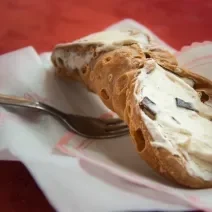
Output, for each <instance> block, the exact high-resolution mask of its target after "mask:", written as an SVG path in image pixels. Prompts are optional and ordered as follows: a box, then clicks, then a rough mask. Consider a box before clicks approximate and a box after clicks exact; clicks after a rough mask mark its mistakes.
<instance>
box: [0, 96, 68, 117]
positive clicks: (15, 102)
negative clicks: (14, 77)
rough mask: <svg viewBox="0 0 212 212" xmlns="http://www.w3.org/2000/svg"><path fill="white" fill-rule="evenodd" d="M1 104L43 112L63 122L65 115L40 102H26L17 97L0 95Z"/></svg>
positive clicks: (26, 100)
mask: <svg viewBox="0 0 212 212" xmlns="http://www.w3.org/2000/svg"><path fill="white" fill-rule="evenodd" d="M1 104H2V105H7V106H18V107H26V108H33V109H37V110H41V111H43V112H46V113H49V114H51V115H53V116H55V117H56V118H59V119H62V120H63V121H64V118H65V116H66V114H65V113H63V112H62V111H59V110H58V109H56V108H53V107H52V106H50V105H47V104H45V103H42V102H36V101H32V100H28V99H25V98H21V97H17V96H9V95H4V94H0V105H1Z"/></svg>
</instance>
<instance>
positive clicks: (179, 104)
mask: <svg viewBox="0 0 212 212" xmlns="http://www.w3.org/2000/svg"><path fill="white" fill-rule="evenodd" d="M175 100H176V105H177V107H180V108H184V109H187V110H192V111H195V112H198V110H196V109H195V108H194V106H193V105H192V104H191V103H190V102H185V101H184V100H182V99H179V98H175Z"/></svg>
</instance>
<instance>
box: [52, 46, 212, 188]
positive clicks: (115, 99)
mask: <svg viewBox="0 0 212 212" xmlns="http://www.w3.org/2000/svg"><path fill="white" fill-rule="evenodd" d="M53 55H54V54H53ZM148 58H153V59H154V60H155V61H156V62H157V63H158V64H159V65H160V66H162V67H164V68H165V69H167V70H169V71H171V72H172V73H175V74H177V75H179V76H180V77H186V78H189V79H192V80H193V81H194V82H195V88H198V89H200V88H212V83H211V81H209V80H207V79H205V78H204V77H201V76H199V75H197V74H194V73H192V72H190V71H188V70H184V69H182V68H180V67H179V66H178V63H177V61H176V59H175V57H174V56H173V55H171V54H170V53H169V52H167V51H165V50H162V49H158V48H149V49H146V50H145V51H144V52H143V51H142V50H141V48H140V47H139V45H137V44H133V45H127V46H122V47H120V48H118V49H115V50H113V51H109V52H103V53H101V54H99V55H96V56H95V57H94V58H93V59H92V60H91V61H90V63H89V64H86V65H85V66H83V68H82V70H78V71H79V76H80V80H81V81H83V82H84V84H85V85H86V86H87V87H88V88H89V89H90V90H91V91H93V92H94V93H96V94H97V95H98V96H99V97H100V98H101V100H102V101H103V102H104V104H105V105H106V106H107V107H108V108H109V109H111V110H112V111H114V112H116V113H117V114H118V115H119V116H120V117H121V118H122V119H123V120H124V121H125V122H126V123H127V124H128V125H129V130H130V135H131V137H132V141H133V143H134V145H135V146H136V148H137V151H138V154H139V155H140V156H141V158H142V159H144V160H145V161H146V162H147V163H148V164H149V165H150V166H151V167H152V168H153V169H154V170H155V171H157V172H158V173H160V174H161V175H162V176H164V177H166V178H167V179H169V180H172V181H174V182H177V183H179V184H181V185H184V186H187V187H190V188H207V187H212V181H205V180H203V179H200V178H198V177H194V176H191V175H190V174H189V173H188V171H187V168H186V166H185V159H184V158H183V157H179V156H174V155H173V154H172V153H170V152H169V151H167V150H165V149H163V148H155V147H153V146H152V145H151V142H152V140H153V139H152V137H151V135H150V133H149V131H148V130H147V128H146V126H145V124H144V121H143V120H142V118H141V115H140V113H139V107H138V103H137V101H136V100H135V97H134V92H136V91H135V83H136V77H137V76H138V74H139V73H140V68H141V67H143V65H144V63H145V62H146V60H147V59H148ZM53 61H54V57H53ZM83 69H84V70H85V71H83ZM64 70H66V71H67V69H66V68H65V67H64ZM66 71H63V72H59V75H60V73H62V75H63V74H64V75H65V77H66V76H67V72H66ZM69 71H70V70H69ZM57 74H58V72H57ZM74 74H75V73H72V78H74V77H73V75H74ZM64 75H63V76H64Z"/></svg>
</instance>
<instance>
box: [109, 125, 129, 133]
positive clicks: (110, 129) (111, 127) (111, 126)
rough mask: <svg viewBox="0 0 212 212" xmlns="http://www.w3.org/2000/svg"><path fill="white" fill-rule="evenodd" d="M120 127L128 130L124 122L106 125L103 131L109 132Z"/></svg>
mask: <svg viewBox="0 0 212 212" xmlns="http://www.w3.org/2000/svg"><path fill="white" fill-rule="evenodd" d="M122 129H127V130H128V126H127V125H126V124H116V125H108V126H107V127H106V128H105V131H106V132H110V131H117V130H122Z"/></svg>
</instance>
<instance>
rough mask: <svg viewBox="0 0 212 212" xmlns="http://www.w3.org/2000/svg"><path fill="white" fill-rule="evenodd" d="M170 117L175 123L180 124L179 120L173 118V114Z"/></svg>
mask: <svg viewBox="0 0 212 212" xmlns="http://www.w3.org/2000/svg"><path fill="white" fill-rule="evenodd" d="M172 119H173V120H174V121H175V122H176V123H178V124H180V122H179V121H177V119H175V118H174V117H173V116H172Z"/></svg>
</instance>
